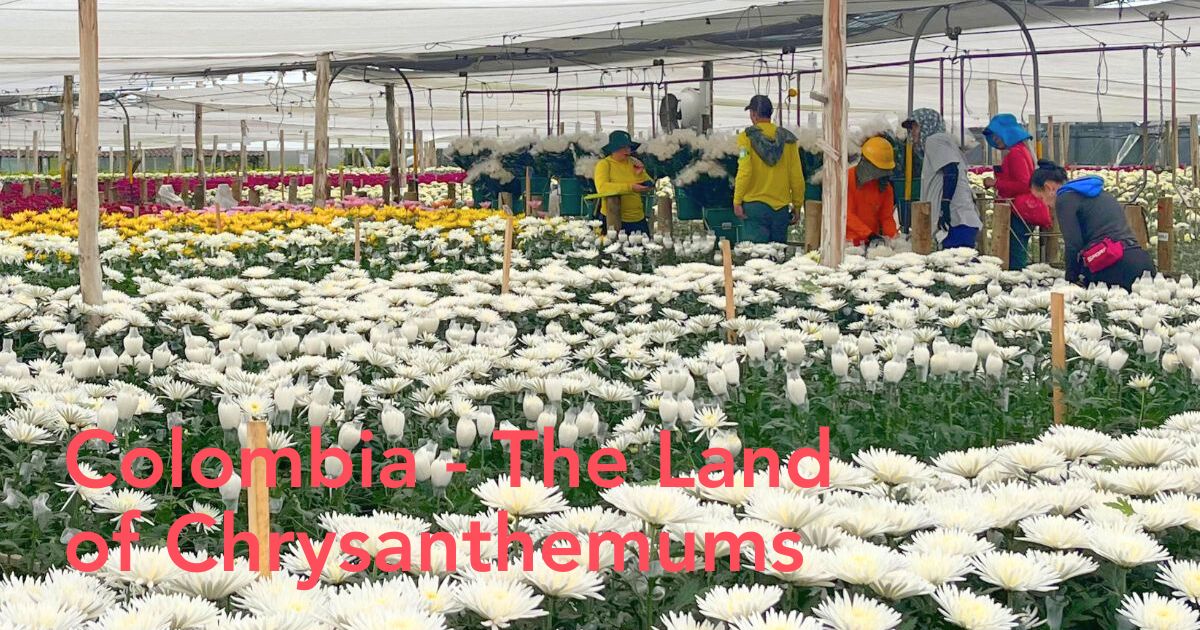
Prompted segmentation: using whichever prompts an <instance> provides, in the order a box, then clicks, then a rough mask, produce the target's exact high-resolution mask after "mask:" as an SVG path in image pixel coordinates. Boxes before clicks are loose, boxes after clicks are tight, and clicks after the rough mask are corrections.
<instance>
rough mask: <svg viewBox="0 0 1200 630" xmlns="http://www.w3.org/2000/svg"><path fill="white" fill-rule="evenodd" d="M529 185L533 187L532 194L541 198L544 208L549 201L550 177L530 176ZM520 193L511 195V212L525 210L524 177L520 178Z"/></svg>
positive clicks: (543, 208)
mask: <svg viewBox="0 0 1200 630" xmlns="http://www.w3.org/2000/svg"><path fill="white" fill-rule="evenodd" d="M529 185H530V186H532V187H533V194H535V195H537V196H539V197H541V198H542V210H545V209H546V207H547V205H548V204H549V203H550V178H549V177H531V178H530V179H529ZM520 186H521V188H522V193H521V194H519V195H513V212H525V194H524V191H523V189H524V188H525V179H524V178H521V179H520Z"/></svg>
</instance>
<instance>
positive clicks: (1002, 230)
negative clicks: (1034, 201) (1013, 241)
mask: <svg viewBox="0 0 1200 630" xmlns="http://www.w3.org/2000/svg"><path fill="white" fill-rule="evenodd" d="M1011 218H1012V207H1011V206H1010V205H1008V203H1007V202H1004V201H997V202H996V203H993V204H992V247H991V250H992V251H991V252H990V253H991V255H992V256H995V257H996V258H999V259H1000V267H1001V268H1002V269H1008V239H1009V235H1008V232H1009V221H1010V220H1011Z"/></svg>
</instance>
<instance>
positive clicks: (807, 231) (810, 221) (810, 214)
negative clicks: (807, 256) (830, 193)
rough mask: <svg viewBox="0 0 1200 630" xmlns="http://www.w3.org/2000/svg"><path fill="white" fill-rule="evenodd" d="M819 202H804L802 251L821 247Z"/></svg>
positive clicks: (811, 250) (812, 250) (815, 249)
mask: <svg viewBox="0 0 1200 630" xmlns="http://www.w3.org/2000/svg"><path fill="white" fill-rule="evenodd" d="M821 222H822V219H821V202H820V201H815V200H812V201H805V202H804V251H806V252H815V251H817V250H819V249H821Z"/></svg>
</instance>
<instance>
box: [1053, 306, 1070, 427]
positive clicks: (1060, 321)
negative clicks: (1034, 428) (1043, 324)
mask: <svg viewBox="0 0 1200 630" xmlns="http://www.w3.org/2000/svg"><path fill="white" fill-rule="evenodd" d="M1065 328H1066V308H1065V306H1064V304H1063V294H1062V293H1059V292H1057V291H1055V292H1054V293H1051V294H1050V337H1051V345H1052V347H1051V361H1052V363H1053V367H1054V424H1062V423H1063V422H1065V421H1066V418H1067V404H1066V401H1065V400H1064V398H1065V397H1064V396H1063V391H1062V386H1061V385H1059V380H1060V379H1061V378H1063V376H1064V373H1065V372H1066V369H1067V341H1066V334H1065Z"/></svg>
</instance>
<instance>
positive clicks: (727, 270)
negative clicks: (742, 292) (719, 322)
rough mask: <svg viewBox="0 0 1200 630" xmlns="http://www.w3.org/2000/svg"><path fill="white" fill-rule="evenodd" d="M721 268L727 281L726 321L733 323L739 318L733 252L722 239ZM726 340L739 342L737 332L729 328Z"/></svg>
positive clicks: (725, 240)
mask: <svg viewBox="0 0 1200 630" xmlns="http://www.w3.org/2000/svg"><path fill="white" fill-rule="evenodd" d="M721 267H722V271H723V272H724V280H725V283H724V284H725V321H726V322H732V321H733V320H734V318H736V317H737V305H736V303H735V302H734V299H733V252H732V251H731V250H730V246H729V239H727V238H723V239H721ZM725 339H726V341H728V342H729V343H735V342H737V332H735V331H734V330H733V329H732V328H729V329H728V330H726V331H725Z"/></svg>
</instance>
